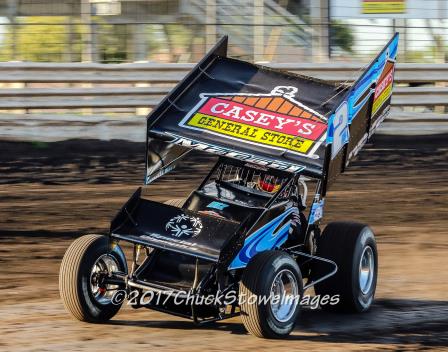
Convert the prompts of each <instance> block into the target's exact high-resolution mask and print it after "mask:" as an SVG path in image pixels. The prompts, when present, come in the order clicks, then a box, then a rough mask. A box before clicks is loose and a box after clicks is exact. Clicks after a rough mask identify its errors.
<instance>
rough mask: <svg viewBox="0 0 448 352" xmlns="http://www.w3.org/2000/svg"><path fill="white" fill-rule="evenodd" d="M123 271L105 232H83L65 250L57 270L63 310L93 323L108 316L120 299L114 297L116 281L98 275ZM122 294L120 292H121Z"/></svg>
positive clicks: (117, 249) (121, 258) (119, 256)
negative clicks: (102, 278) (104, 281)
mask: <svg viewBox="0 0 448 352" xmlns="http://www.w3.org/2000/svg"><path fill="white" fill-rule="evenodd" d="M114 271H115V272H117V271H120V272H122V273H127V264H126V259H125V256H124V254H123V251H122V250H121V248H120V247H119V246H118V245H114V247H113V248H111V247H110V241H109V239H108V238H107V237H106V236H100V235H85V236H82V237H80V238H78V239H76V240H75V241H74V242H73V243H72V244H71V245H70V247H69V248H68V249H67V251H66V252H65V255H64V258H63V259H62V263H61V268H60V271H59V292H60V295H61V298H62V302H63V303H64V306H65V308H66V310H67V311H68V312H69V313H70V314H71V315H72V316H73V317H74V318H76V319H78V320H80V321H87V322H93V323H99V322H104V321H107V320H109V319H111V318H112V317H113V316H114V315H115V314H117V312H118V311H119V309H120V307H121V304H122V300H121V301H115V300H114V294H115V293H116V292H117V290H118V289H120V287H119V286H118V285H111V284H102V283H101V280H100V278H101V275H107V274H110V273H111V272H114ZM123 294H124V292H123Z"/></svg>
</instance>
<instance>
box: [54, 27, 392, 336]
mask: <svg viewBox="0 0 448 352" xmlns="http://www.w3.org/2000/svg"><path fill="white" fill-rule="evenodd" d="M397 46H398V35H397V34H395V35H394V36H393V38H392V39H391V40H390V41H389V43H388V44H387V45H386V46H385V48H384V49H383V50H382V51H381V52H380V53H379V54H378V56H377V57H376V58H375V59H374V60H373V62H372V63H371V64H370V66H368V67H367V69H366V70H365V71H364V72H363V73H362V74H361V76H360V77H359V79H357V80H356V81H355V82H354V83H353V84H351V85H348V84H346V85H337V84H334V83H331V82H326V81H322V80H318V79H315V78H311V77H306V76H303V75H298V74H294V73H291V72H285V71H281V70H275V69H272V68H267V67H263V66H259V65H254V64H251V63H247V62H244V61H240V60H236V59H232V58H228V57H227V37H224V38H222V39H221V40H220V41H219V42H218V43H217V44H216V45H215V47H214V48H213V49H212V50H211V51H210V52H209V53H208V54H207V55H206V56H205V57H204V58H203V59H202V60H201V61H200V62H199V64H197V66H196V67H195V68H194V69H193V70H192V71H191V72H190V73H189V74H188V75H187V76H186V77H185V78H184V79H183V80H182V81H181V82H180V83H179V84H178V85H177V86H176V87H175V88H174V89H173V90H172V91H171V92H170V94H168V96H167V97H165V98H164V99H163V100H162V101H161V103H160V104H159V105H158V106H157V107H156V108H155V109H154V110H153V111H152V112H151V113H150V114H149V116H148V118H147V143H146V149H147V152H146V175H145V182H144V185H143V187H151V184H152V183H153V182H154V181H155V180H157V179H158V178H159V177H162V176H163V175H165V174H166V173H168V172H170V171H171V170H172V169H173V168H174V167H175V166H176V165H179V163H182V161H183V160H184V158H185V157H186V156H187V155H188V154H189V153H190V152H191V151H193V150H195V151H198V153H208V154H213V155H214V156H215V157H214V158H215V159H216V164H215V165H214V167H212V169H211V170H210V172H209V174H208V176H207V177H205V179H204V180H203V181H202V183H201V184H200V185H199V187H198V188H197V189H194V190H192V192H191V193H190V195H189V196H188V197H187V198H185V199H172V200H170V201H168V202H165V203H159V202H155V201H153V200H151V199H150V198H148V197H146V196H145V195H144V193H142V188H139V189H137V190H136V191H135V193H134V194H133V195H132V196H131V197H130V199H129V200H128V201H127V202H126V203H125V204H124V206H123V207H122V209H121V210H120V211H119V212H118V214H117V215H116V216H115V218H114V219H113V220H112V222H111V226H110V231H109V233H108V234H107V235H86V236H82V237H80V238H78V239H77V240H75V241H74V242H73V243H72V244H71V246H70V247H69V248H68V249H67V251H66V253H65V255H64V258H63V260H62V264H61V268H60V277H59V289H60V294H61V297H62V300H63V303H64V305H65V307H66V309H67V310H68V312H69V313H70V314H71V315H72V316H73V317H75V318H76V319H79V320H81V321H86V322H95V323H98V322H104V321H107V320H108V319H111V318H112V317H113V316H114V315H115V314H116V313H117V312H118V311H119V309H120V307H121V305H122V304H123V298H127V299H128V303H129V304H130V305H132V306H133V307H134V308H149V309H153V310H157V311H162V312H166V313H169V314H173V315H177V316H180V317H185V318H189V319H192V320H193V321H194V322H195V323H197V324H203V323H207V322H211V321H217V320H221V319H226V318H229V317H233V316H236V315H240V316H241V319H242V322H243V324H244V326H245V328H246V329H247V330H248V331H249V332H250V333H251V334H253V335H255V336H258V337H265V338H279V337H284V336H286V335H288V334H289V333H290V332H291V331H292V330H293V328H294V324H295V322H296V320H297V319H298V315H299V312H300V310H301V305H302V304H301V302H300V301H299V300H297V299H285V298H291V297H293V298H295V297H303V296H304V292H305V291H306V290H308V289H309V288H311V287H313V288H314V291H315V294H316V295H317V296H320V297H327V300H328V301H329V302H330V303H328V304H324V303H325V302H322V301H321V302H320V305H321V308H322V309H327V310H332V311H337V312H365V311H367V310H368V309H369V308H370V307H371V305H372V301H373V299H374V295H375V289H376V282H377V268H378V256H377V246H376V242H375V237H374V234H373V232H372V230H371V229H370V228H369V227H368V226H367V225H365V224H360V223H355V222H350V221H340V222H333V223H329V224H328V225H327V226H326V227H325V228H324V229H323V231H321V229H320V223H321V220H322V217H323V208H324V201H325V196H326V194H327V191H328V189H329V187H330V186H331V185H332V184H333V183H334V181H335V179H336V178H337V176H338V175H340V174H341V173H343V172H344V170H345V169H346V168H347V167H348V165H349V163H350V161H351V160H352V159H353V158H354V157H355V155H356V154H357V153H358V152H359V150H360V149H361V147H362V146H363V145H364V144H365V142H366V141H367V140H368V139H369V137H370V136H371V135H372V134H373V133H374V131H375V130H376V128H377V127H378V126H379V124H380V123H381V121H383V119H384V117H385V116H386V114H387V112H388V111H389V108H390V101H391V96H392V87H393V81H394V68H395V61H396V55H397ZM310 187H312V188H313V192H314V193H313V195H312V196H311V197H309V196H308V194H311V193H310V192H308V189H309V188H310ZM120 243H121V244H123V243H127V244H129V246H130V247H131V248H132V255H129V258H128V259H127V258H126V257H125V255H124V251H123V249H122V247H121V246H120ZM128 262H129V265H128ZM231 292H233V293H234V294H235V295H237V297H238V299H233V300H232V299H229V300H219V299H215V300H210V301H207V300H202V301H201V300H198V298H203V297H208V296H213V297H226V296H227V295H228V297H232V296H231V295H230V293H231ZM119 294H121V296H122V299H118V298H117V297H118V296H119ZM148 294H151V297H152V298H154V295H157V296H158V298H157V299H148V300H145V301H142V300H139V299H135V297H136V295H138V296H139V297H143V296H145V297H148ZM242 296H244V297H252V298H255V299H241V297H242ZM263 297H268V298H272V297H277V299H265V300H262V299H258V298H263ZM278 298H280V299H278Z"/></svg>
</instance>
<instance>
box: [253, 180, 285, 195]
mask: <svg viewBox="0 0 448 352" xmlns="http://www.w3.org/2000/svg"><path fill="white" fill-rule="evenodd" d="M277 180H278V179H277V177H274V176H265V177H260V178H259V179H258V182H257V187H258V189H259V190H261V191H264V192H267V193H275V192H277V191H278V190H279V189H280V186H281V183H279V182H277Z"/></svg>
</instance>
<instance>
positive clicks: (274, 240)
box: [228, 207, 294, 270]
mask: <svg viewBox="0 0 448 352" xmlns="http://www.w3.org/2000/svg"><path fill="white" fill-rule="evenodd" d="M293 212H294V208H293V207H291V208H289V209H288V210H286V211H285V212H284V213H282V214H281V215H279V216H277V217H276V218H274V219H273V220H271V221H269V222H268V223H267V224H265V225H263V226H262V227H260V228H259V229H258V230H256V231H255V232H253V233H252V234H251V235H249V236H248V237H247V238H246V240H245V241H244V245H243V248H241V250H240V251H239V253H238V254H237V256H236V257H235V259H233V261H232V262H231V263H230V265H229V268H228V269H229V270H233V269H240V268H244V267H246V265H247V264H248V263H249V261H250V260H251V259H252V258H253V257H254V256H255V255H256V254H257V253H260V252H263V251H267V250H271V249H276V248H278V247H280V246H281V245H282V244H283V243H285V241H286V240H287V239H288V233H289V228H290V226H291V221H290V220H289V221H287V222H286V223H285V224H284V225H283V226H281V227H280V228H278V226H279V225H280V224H281V223H282V222H283V221H284V220H285V219H286V218H287V217H288V216H289V215H290V214H292V213H293Z"/></svg>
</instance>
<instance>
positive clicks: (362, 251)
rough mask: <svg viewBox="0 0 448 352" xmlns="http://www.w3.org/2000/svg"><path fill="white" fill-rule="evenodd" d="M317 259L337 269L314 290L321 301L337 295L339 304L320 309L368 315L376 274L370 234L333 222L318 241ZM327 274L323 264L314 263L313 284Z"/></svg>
mask: <svg viewBox="0 0 448 352" xmlns="http://www.w3.org/2000/svg"><path fill="white" fill-rule="evenodd" d="M316 255H317V256H319V257H323V258H326V259H330V260H333V261H334V262H335V263H336V264H337V265H338V271H337V272H336V274H335V275H333V276H331V277H330V278H328V279H326V280H324V281H322V282H320V283H317V284H316V285H315V287H314V289H315V292H316V294H317V295H320V297H321V298H322V297H323V296H325V295H330V296H332V297H335V296H336V295H339V302H338V303H337V304H330V303H328V304H325V305H322V306H321V307H322V308H323V309H325V310H330V311H339V312H347V313H354V312H365V311H367V310H368V309H369V308H370V306H371V305H372V302H373V299H374V296H375V290H376V281H377V273H378V253H377V248H376V241H375V236H374V234H373V232H372V230H371V229H370V228H369V227H368V226H367V225H364V224H359V223H355V222H332V223H330V224H328V225H327V227H326V228H325V230H324V231H323V233H322V235H321V236H320V237H319V238H318V239H317V253H316ZM328 272H329V265H328V264H326V263H323V262H316V264H315V266H314V267H313V269H312V275H313V278H314V279H315V280H316V279H318V278H319V277H322V276H324V275H325V274H326V273H328ZM330 302H331V301H330Z"/></svg>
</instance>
